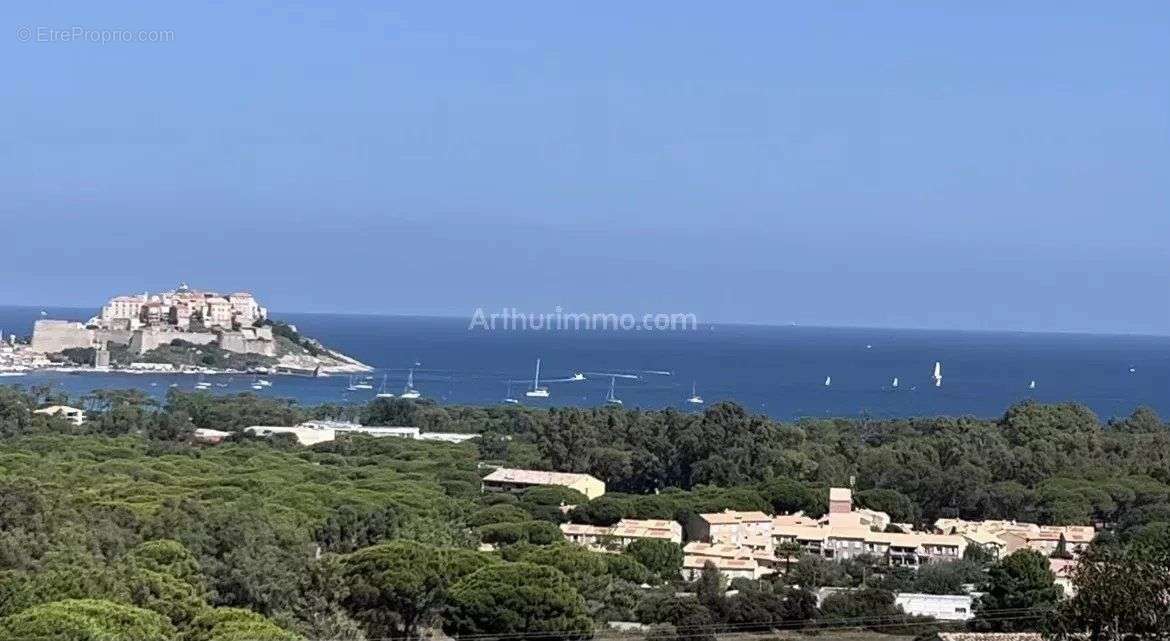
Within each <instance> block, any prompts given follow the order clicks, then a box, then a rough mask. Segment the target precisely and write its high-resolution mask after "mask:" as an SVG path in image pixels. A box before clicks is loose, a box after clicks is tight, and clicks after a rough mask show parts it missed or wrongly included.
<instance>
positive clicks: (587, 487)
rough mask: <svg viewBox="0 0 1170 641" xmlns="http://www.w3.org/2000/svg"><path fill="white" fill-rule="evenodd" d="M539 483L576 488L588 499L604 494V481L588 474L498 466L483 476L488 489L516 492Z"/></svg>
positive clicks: (484, 487)
mask: <svg viewBox="0 0 1170 641" xmlns="http://www.w3.org/2000/svg"><path fill="white" fill-rule="evenodd" d="M541 485H556V486H561V487H567V488H569V489H572V490H577V491H578V492H580V493H582V494H584V495H585V498H587V499H589V500H593V499H595V498H597V497H599V496H601V495H603V494H605V482H604V481H602V480H601V479H599V478H597V477H594V476H591V475H589V474H574V473H569V472H545V471H541V470H518V469H513V468H508V467H500V468H496V469H495V470H494V471H493V472H492V473H491V474H488V475H487V476H485V477H484V478H483V489H484V490H488V491H505V492H518V491H523V490H525V489H528V488H530V487H536V486H541Z"/></svg>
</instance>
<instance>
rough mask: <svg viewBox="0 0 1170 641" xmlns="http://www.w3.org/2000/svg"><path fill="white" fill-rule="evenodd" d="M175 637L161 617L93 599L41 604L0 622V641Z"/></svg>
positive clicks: (160, 639)
mask: <svg viewBox="0 0 1170 641" xmlns="http://www.w3.org/2000/svg"><path fill="white" fill-rule="evenodd" d="M174 635H175V630H174V628H172V627H171V624H170V622H168V621H167V620H166V618H165V617H163V616H162V615H161V614H158V613H156V612H151V611H150V610H144V609H142V608H136V607H134V606H130V605H125V604H122V603H113V602H111V601H101V600H95V599H72V600H65V601H54V602H51V603H42V604H40V605H35V606H33V607H31V608H28V609H26V610H23V611H21V612H19V613H17V614H13V615H10V616H7V617H4V618H3V619H0V639H13V640H16V639H19V640H20V641H172V640H173V639H174Z"/></svg>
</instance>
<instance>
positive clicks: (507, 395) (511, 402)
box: [504, 381, 520, 405]
mask: <svg viewBox="0 0 1170 641" xmlns="http://www.w3.org/2000/svg"><path fill="white" fill-rule="evenodd" d="M504 402H505V403H508V404H509V405H519V404H520V401H518V400H516V399H514V398H512V381H508V391H507V392H505V393H504Z"/></svg>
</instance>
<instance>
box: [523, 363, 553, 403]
mask: <svg viewBox="0 0 1170 641" xmlns="http://www.w3.org/2000/svg"><path fill="white" fill-rule="evenodd" d="M524 395H525V396H530V397H532V398H548V388H547V387H541V386H540V359H539V358H538V359H536V375H535V376H533V377H532V389H530V390H528V391H527V392H524Z"/></svg>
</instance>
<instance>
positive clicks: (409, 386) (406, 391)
mask: <svg viewBox="0 0 1170 641" xmlns="http://www.w3.org/2000/svg"><path fill="white" fill-rule="evenodd" d="M421 396H422V394H420V393H419V392H418V390H416V389H414V370H413V369H411V370H410V373H408V374H407V375H406V387H403V388H402V393H401V394H399V395H398V397H399V398H419V397H421Z"/></svg>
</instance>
